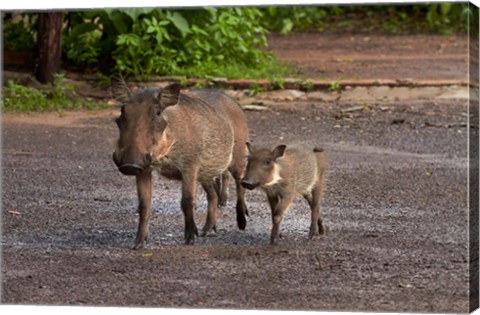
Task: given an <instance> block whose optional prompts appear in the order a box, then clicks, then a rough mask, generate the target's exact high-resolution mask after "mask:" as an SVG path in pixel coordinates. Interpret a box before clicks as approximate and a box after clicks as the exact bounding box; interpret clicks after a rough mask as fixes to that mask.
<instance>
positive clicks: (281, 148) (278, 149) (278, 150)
mask: <svg viewBox="0 0 480 315" xmlns="http://www.w3.org/2000/svg"><path fill="white" fill-rule="evenodd" d="M286 148H287V146H286V145H284V144H281V145H279V146H277V147H276V148H275V149H273V152H272V153H273V158H274V159H278V158H279V157H282V156H283V154H284V153H285V149H286Z"/></svg>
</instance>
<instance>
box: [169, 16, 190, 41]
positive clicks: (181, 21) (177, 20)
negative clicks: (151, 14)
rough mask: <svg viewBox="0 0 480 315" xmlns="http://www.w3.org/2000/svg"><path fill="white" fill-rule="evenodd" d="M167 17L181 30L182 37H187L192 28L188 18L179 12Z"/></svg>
mask: <svg viewBox="0 0 480 315" xmlns="http://www.w3.org/2000/svg"><path fill="white" fill-rule="evenodd" d="M167 19H169V20H170V21H172V23H173V25H175V27H176V28H177V29H178V30H179V31H180V33H181V34H182V37H185V36H186V35H187V33H188V32H189V30H190V26H189V25H188V22H187V20H185V18H184V17H183V16H182V15H181V14H180V13H178V12H174V13H173V14H169V15H167Z"/></svg>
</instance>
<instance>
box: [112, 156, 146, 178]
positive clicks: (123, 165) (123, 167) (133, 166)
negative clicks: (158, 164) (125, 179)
mask: <svg viewBox="0 0 480 315" xmlns="http://www.w3.org/2000/svg"><path fill="white" fill-rule="evenodd" d="M113 161H114V162H115V164H116V165H117V167H118V170H119V171H120V172H121V173H122V174H123V175H128V176H137V175H140V173H142V172H143V171H144V170H145V169H146V168H147V167H148V166H149V165H150V163H151V157H150V155H146V156H145V157H144V159H143V161H141V163H139V162H133V161H126V162H124V161H122V159H119V158H118V157H117V156H116V154H115V153H113Z"/></svg>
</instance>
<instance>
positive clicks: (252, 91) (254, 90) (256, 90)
mask: <svg viewBox="0 0 480 315" xmlns="http://www.w3.org/2000/svg"><path fill="white" fill-rule="evenodd" d="M263 92H265V89H264V88H263V87H262V86H261V85H259V84H256V83H253V84H252V85H250V88H249V89H248V96H255V95H258V94H260V93H263Z"/></svg>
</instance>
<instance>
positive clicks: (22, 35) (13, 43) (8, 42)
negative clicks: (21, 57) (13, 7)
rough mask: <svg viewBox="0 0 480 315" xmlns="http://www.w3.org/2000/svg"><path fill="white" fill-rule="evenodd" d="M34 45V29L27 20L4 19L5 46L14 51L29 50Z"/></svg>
mask: <svg viewBox="0 0 480 315" xmlns="http://www.w3.org/2000/svg"><path fill="white" fill-rule="evenodd" d="M33 47H34V29H33V27H31V26H30V25H29V24H28V23H27V22H24V21H23V20H22V21H19V22H16V23H14V22H13V21H12V20H11V19H10V20H9V19H7V20H4V24H3V48H4V49H8V50H14V51H29V50H32V49H33Z"/></svg>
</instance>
